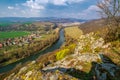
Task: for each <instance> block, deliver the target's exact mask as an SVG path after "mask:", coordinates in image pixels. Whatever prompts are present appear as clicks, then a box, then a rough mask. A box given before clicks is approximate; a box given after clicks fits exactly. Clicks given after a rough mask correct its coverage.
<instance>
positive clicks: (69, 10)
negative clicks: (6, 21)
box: [0, 0, 99, 19]
mask: <svg viewBox="0 0 120 80" xmlns="http://www.w3.org/2000/svg"><path fill="white" fill-rule="evenodd" d="M96 3H97V0H0V17H60V18H79V19H96V18H99V14H98V13H97V11H98V10H99V8H98V7H97V6H96Z"/></svg>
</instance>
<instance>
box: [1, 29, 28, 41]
mask: <svg viewBox="0 0 120 80" xmlns="http://www.w3.org/2000/svg"><path fill="white" fill-rule="evenodd" d="M28 34H30V32H26V31H10V32H0V40H2V39H6V38H15V37H20V36H24V35H28Z"/></svg>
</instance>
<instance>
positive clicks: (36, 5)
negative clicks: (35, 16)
mask: <svg viewBox="0 0 120 80" xmlns="http://www.w3.org/2000/svg"><path fill="white" fill-rule="evenodd" d="M23 5H24V6H26V7H29V8H31V9H38V10H40V9H44V6H42V5H40V4H39V3H37V2H35V1H33V0H29V1H26V3H23Z"/></svg>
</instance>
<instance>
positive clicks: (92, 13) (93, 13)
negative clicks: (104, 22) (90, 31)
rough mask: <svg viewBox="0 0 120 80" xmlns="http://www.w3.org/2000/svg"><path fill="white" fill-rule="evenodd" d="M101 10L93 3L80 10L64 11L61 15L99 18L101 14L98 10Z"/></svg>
mask: <svg viewBox="0 0 120 80" xmlns="http://www.w3.org/2000/svg"><path fill="white" fill-rule="evenodd" d="M98 10H100V9H99V8H98V7H97V6H96V5H91V6H89V7H88V8H87V9H85V10H83V11H80V12H76V13H75V12H71V13H67V12H65V13H62V14H61V15H60V17H66V18H78V19H97V18H100V15H99V14H98V13H97V11H98Z"/></svg>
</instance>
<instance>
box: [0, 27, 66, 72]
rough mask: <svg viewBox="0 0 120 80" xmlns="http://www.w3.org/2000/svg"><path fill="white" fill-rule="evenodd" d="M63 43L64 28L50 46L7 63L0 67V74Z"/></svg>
mask: <svg viewBox="0 0 120 80" xmlns="http://www.w3.org/2000/svg"><path fill="white" fill-rule="evenodd" d="M63 43H64V30H63V29H61V30H60V38H59V40H58V41H57V42H56V43H54V44H53V45H52V46H50V47H48V48H46V49H45V50H42V51H40V52H39V53H37V54H34V55H31V56H29V57H26V58H24V59H21V60H19V61H16V62H14V63H11V64H8V65H6V66H3V67H0V74H1V73H4V72H8V71H10V70H12V69H13V68H15V67H16V66H17V65H18V64H23V63H25V62H27V61H32V60H36V59H37V58H38V57H39V56H40V55H42V54H45V53H47V52H52V51H54V50H56V49H58V48H60V46H61V45H62V44H63Z"/></svg>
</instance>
